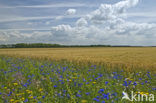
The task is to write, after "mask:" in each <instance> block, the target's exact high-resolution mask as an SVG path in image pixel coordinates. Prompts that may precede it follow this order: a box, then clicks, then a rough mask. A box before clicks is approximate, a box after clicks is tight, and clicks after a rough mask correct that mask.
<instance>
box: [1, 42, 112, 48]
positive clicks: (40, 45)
mask: <svg viewBox="0 0 156 103" xmlns="http://www.w3.org/2000/svg"><path fill="white" fill-rule="evenodd" d="M59 47H111V45H60V44H45V43H18V44H2V45H0V48H59Z"/></svg>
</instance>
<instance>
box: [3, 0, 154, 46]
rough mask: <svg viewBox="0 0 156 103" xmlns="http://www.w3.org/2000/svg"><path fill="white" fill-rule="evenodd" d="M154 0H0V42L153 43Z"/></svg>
mask: <svg viewBox="0 0 156 103" xmlns="http://www.w3.org/2000/svg"><path fill="white" fill-rule="evenodd" d="M155 4H156V0H0V44H15V43H57V44H65V45H90V44H95V45H96V44H103V45H104V44H106V45H132V46H133V45H136V46H138V45H141V46H156V11H155V10H156V6H155Z"/></svg>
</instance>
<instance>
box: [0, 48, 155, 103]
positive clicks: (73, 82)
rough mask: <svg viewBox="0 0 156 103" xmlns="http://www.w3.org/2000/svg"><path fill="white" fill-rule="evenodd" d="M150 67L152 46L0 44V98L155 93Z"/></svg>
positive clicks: (61, 101)
mask: <svg viewBox="0 0 156 103" xmlns="http://www.w3.org/2000/svg"><path fill="white" fill-rule="evenodd" d="M155 71H156V48H154V47H114V48H112V47H106V48H99V47H94V48H31V49H30V48H21V49H0V103H3V102H4V103H23V102H24V103H25V102H26V103H77V102H78V103H96V102H97V103H98V102H99V103H122V102H125V103H128V102H130V101H128V100H122V101H121V99H122V96H123V94H122V92H123V91H125V92H126V93H128V94H129V95H130V94H131V91H133V92H134V93H136V94H140V95H141V94H147V95H148V96H149V97H150V95H151V94H155V93H156V92H155V90H156V81H155V80H156V74H155ZM136 100H138V98H136ZM144 100H145V98H144ZM151 100H152V99H151ZM147 101H150V99H148V100H147ZM134 102H135V101H134ZM141 102H143V101H141Z"/></svg>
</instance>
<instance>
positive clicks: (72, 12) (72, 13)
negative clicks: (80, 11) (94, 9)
mask: <svg viewBox="0 0 156 103" xmlns="http://www.w3.org/2000/svg"><path fill="white" fill-rule="evenodd" d="M75 13H76V9H68V10H67V11H66V15H74V14H75Z"/></svg>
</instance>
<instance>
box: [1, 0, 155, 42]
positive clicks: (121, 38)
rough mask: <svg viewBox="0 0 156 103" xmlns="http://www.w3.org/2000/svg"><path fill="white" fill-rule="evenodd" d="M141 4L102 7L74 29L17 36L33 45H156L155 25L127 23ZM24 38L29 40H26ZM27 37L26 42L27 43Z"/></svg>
mask: <svg viewBox="0 0 156 103" xmlns="http://www.w3.org/2000/svg"><path fill="white" fill-rule="evenodd" d="M138 3H139V0H122V1H120V2H118V3H115V4H101V5H100V6H99V8H97V9H96V10H94V11H92V12H91V13H88V14H86V15H84V16H81V17H80V18H79V19H78V20H76V21H75V23H74V24H72V25H70V24H60V25H57V26H53V27H52V28H51V31H44V32H39V31H36V32H32V33H29V34H26V33H24V34H23V35H21V34H19V33H18V32H16V33H15V34H16V37H17V38H22V39H20V40H21V41H28V40H29V42H34V41H35V42H36V41H43V42H50V43H61V44H111V45H156V41H155V38H156V24H155V23H153V24H149V23H136V22H132V21H128V20H127V19H126V15H127V10H128V9H130V8H132V7H134V6H136V5H137V4H138ZM69 14H73V13H69ZM70 16H72V15H70ZM8 34H9V33H8ZM15 34H9V35H15ZM18 35H20V36H18ZM24 35H29V36H27V37H26V36H24ZM7 36H8V35H7V33H5V35H4V36H3V39H5V40H8V41H11V40H12V41H13V39H11V40H10V39H9V38H8V37H7ZM23 36H24V37H25V38H26V39H23V38H24V37H23ZM14 39H15V38H14ZM1 41H2V40H1Z"/></svg>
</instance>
